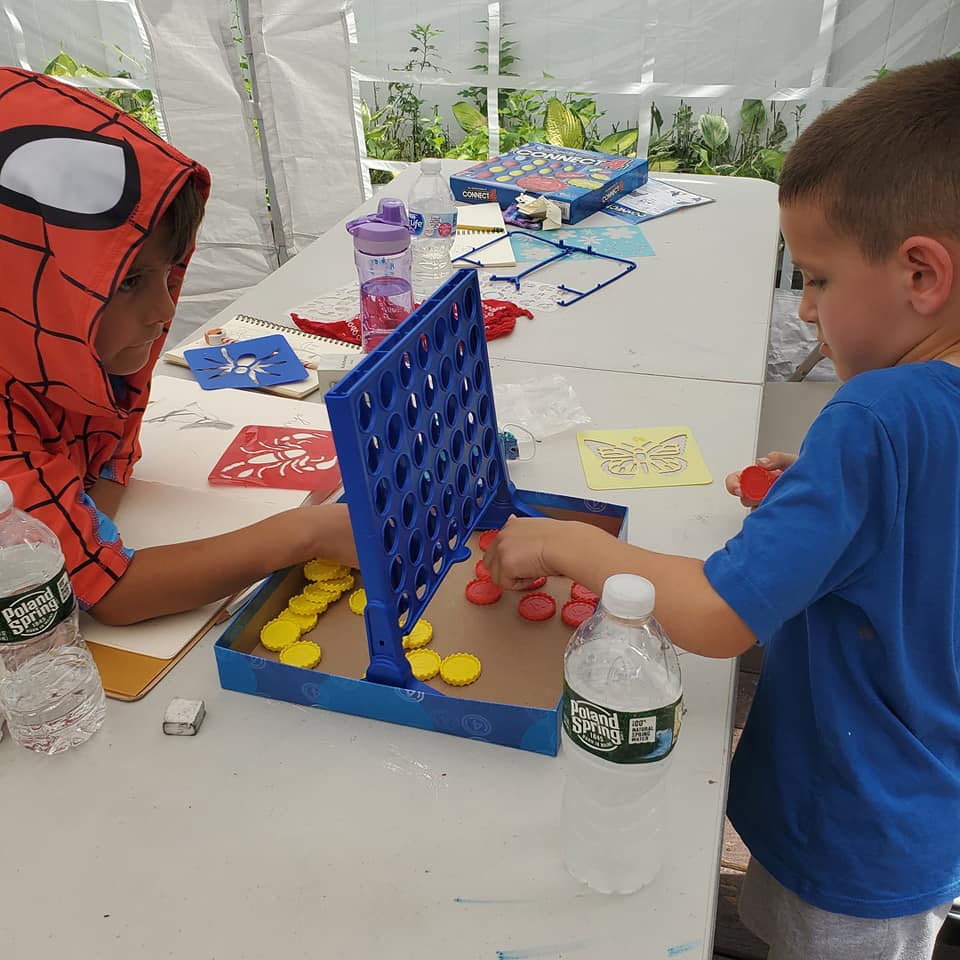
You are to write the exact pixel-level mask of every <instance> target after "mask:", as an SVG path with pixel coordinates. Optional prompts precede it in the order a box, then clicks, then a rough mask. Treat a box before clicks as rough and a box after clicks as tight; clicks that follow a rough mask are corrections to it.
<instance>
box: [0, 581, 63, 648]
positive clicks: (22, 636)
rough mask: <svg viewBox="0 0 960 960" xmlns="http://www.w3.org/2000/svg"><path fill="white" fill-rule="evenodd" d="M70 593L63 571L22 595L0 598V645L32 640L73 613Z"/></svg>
mask: <svg viewBox="0 0 960 960" xmlns="http://www.w3.org/2000/svg"><path fill="white" fill-rule="evenodd" d="M73 605H74V599H73V591H72V589H71V588H70V578H69V577H68V576H67V571H66V568H61V570H60V572H59V573H58V574H57V575H56V576H55V577H54V578H53V579H52V580H48V581H47V582H46V583H44V584H41V585H40V586H39V587H34V588H33V589H32V590H27V591H26V592H25V593H18V594H15V595H14V596H12V597H2V598H0V643H16V642H17V641H19V640H33V639H34V638H35V637H39V636H42V635H43V634H44V633H46V632H47V631H48V630H52V629H53V628H54V627H55V626H57V625H58V624H60V623H62V622H63V621H64V620H66V619H67V617H69V616H70V614H71V613H72V612H73Z"/></svg>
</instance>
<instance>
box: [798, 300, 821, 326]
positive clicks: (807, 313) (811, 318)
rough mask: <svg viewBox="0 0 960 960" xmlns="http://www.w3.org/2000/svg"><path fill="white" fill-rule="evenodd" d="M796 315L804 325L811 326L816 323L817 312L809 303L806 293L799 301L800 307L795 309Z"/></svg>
mask: <svg viewBox="0 0 960 960" xmlns="http://www.w3.org/2000/svg"><path fill="white" fill-rule="evenodd" d="M797 315H798V316H799V317H800V319H801V320H802V321H803V322H804V323H809V324H811V325H813V324H815V323H816V322H817V311H816V308H815V307H814V306H813V304H812V303H811V302H810V300H809V298H808V297H807V295H806V293H804V295H803V297H802V298H801V300H800V306H799V307H798V308H797Z"/></svg>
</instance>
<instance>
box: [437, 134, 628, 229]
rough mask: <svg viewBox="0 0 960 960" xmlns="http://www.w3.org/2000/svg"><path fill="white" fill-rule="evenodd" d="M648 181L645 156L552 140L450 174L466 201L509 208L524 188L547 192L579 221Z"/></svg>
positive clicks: (566, 219) (453, 185) (570, 219)
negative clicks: (564, 144) (559, 144)
mask: <svg viewBox="0 0 960 960" xmlns="http://www.w3.org/2000/svg"><path fill="white" fill-rule="evenodd" d="M646 182H647V161H646V160H645V159H637V158H636V157H620V156H616V155H612V154H607V153H594V152H593V151H590V150H574V149H573V148H572V147H555V146H553V145H551V144H548V143H526V144H524V145H523V146H522V147H516V148H515V149H513V150H511V151H510V152H509V153H505V154H503V155H501V156H499V157H494V158H493V159H492V160H484V161H482V162H481V163H476V164H474V165H473V166H472V167H468V168H467V169H466V170H464V171H462V172H461V173H455V174H453V175H452V176H451V177H450V189H451V190H452V191H453V195H454V196H455V197H456V198H457V200H462V201H465V202H466V203H487V202H491V201H496V202H497V203H499V204H500V207H501V209H503V210H505V209H506V208H507V207H508V206H510V204H511V203H513V202H514V201H515V200H516V199H517V197H519V196H520V194H521V193H526V194H532V195H535V196H541V195H542V196H545V197H549V198H550V199H551V200H554V201H556V202H557V203H558V204H559V205H560V209H561V211H562V213H563V222H564V223H578V222H579V221H580V220H583V219H584V217H588V216H589V215H590V214H591V213H595V212H596V211H597V210H601V209H602V208H603V207H605V206H606V205H607V204H608V203H612V202H613V201H614V200H616V198H617V197H619V196H622V195H623V194H626V193H630V192H631V191H632V190H636V189H637V187H641V186H643V184H645V183H646Z"/></svg>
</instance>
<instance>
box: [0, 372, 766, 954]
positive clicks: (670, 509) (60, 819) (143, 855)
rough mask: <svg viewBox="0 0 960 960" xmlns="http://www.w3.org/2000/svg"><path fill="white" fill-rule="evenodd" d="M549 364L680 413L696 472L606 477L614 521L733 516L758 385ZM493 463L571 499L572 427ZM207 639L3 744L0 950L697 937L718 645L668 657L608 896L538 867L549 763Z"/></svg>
mask: <svg viewBox="0 0 960 960" xmlns="http://www.w3.org/2000/svg"><path fill="white" fill-rule="evenodd" d="M556 372H558V370H557V368H551V367H546V366H537V365H532V364H527V363H510V362H504V361H497V362H495V363H494V375H495V376H496V377H497V379H498V380H500V381H501V382H511V381H514V382H518V381H521V380H526V379H529V378H531V377H539V376H549V375H551V374H553V373H556ZM560 372H562V373H563V375H564V376H565V377H567V378H568V379H569V381H570V382H571V383H572V385H573V387H574V389H575V391H576V393H577V396H578V398H579V399H580V401H581V403H582V404H583V405H584V406H585V408H586V409H587V411H588V413H590V414H591V416H592V417H593V418H594V420H595V421H596V422H597V423H598V424H602V425H604V426H609V427H627V426H642V425H647V424H650V425H653V424H655V423H662V424H685V425H689V426H691V427H692V428H693V431H694V434H695V436H696V438H697V440H698V441H699V443H700V445H701V447H702V450H703V453H704V456H705V458H706V460H707V463H708V464H709V466H710V468H711V470H712V472H713V474H714V480H715V482H714V483H713V485H711V486H709V487H687V488H674V489H658V490H647V491H616V492H613V493H612V494H610V495H606V498H607V499H609V500H611V501H613V502H621V503H625V504H627V505H628V506H629V507H630V510H631V513H630V518H629V530H630V537H631V539H632V540H633V541H635V542H637V543H643V544H644V545H647V546H650V547H652V548H654V549H662V550H674V551H679V552H685V553H687V554H689V555H693V556H701V557H702V556H706V555H707V554H708V553H709V552H711V551H712V550H713V549H714V548H715V547H716V546H717V545H718V544H720V543H722V542H723V541H724V539H725V538H727V537H728V536H730V535H731V534H732V533H733V532H734V531H735V530H736V529H737V527H738V525H739V523H740V520H741V517H742V513H741V509H740V507H739V506H738V504H737V503H736V501H734V500H733V498H731V497H729V496H727V495H726V494H725V493H724V491H723V489H722V484H721V483H720V482H719V481H720V479H721V477H722V474H723V473H724V472H726V471H727V470H729V469H732V468H734V467H736V466H738V465H740V464H742V463H743V462H746V461H747V460H748V459H749V458H751V457H752V456H753V454H754V447H755V442H756V430H757V421H758V413H759V405H760V387H759V386H756V385H753V384H738V383H719V382H697V381H684V380H677V379H673V378H667V377H651V376H643V375H636V374H625V373H609V372H596V371H590V370H576V369H573V368H568V369H563V370H561V371H560ZM511 473H512V477H513V479H514V480H515V481H516V482H517V483H518V485H521V486H529V487H533V488H535V489H543V490H551V491H557V492H562V493H568V494H574V495H581V496H587V495H589V494H588V491H587V489H586V487H585V485H584V481H583V476H582V472H581V468H580V463H579V458H578V455H577V452H576V447H575V444H573V443H572V442H571V435H570V434H566V435H559V436H554V437H551V438H549V439H547V440H546V441H544V442H543V443H542V444H540V445H539V448H538V451H537V454H536V456H535V458H534V459H533V460H532V461H530V462H529V463H522V464H519V463H518V464H514V465H513V467H512V471H511ZM212 642H213V638H208V639H206V640H204V641H202V642H201V643H200V644H199V645H198V647H197V648H195V649H194V650H193V651H192V652H191V653H190V654H188V655H187V657H186V658H185V659H184V661H183V662H182V663H181V664H179V665H178V666H177V667H176V668H175V670H174V671H173V672H172V673H171V674H170V676H169V677H168V678H167V679H165V680H164V681H163V683H162V684H161V685H160V687H159V688H158V690H157V691H156V692H154V693H152V694H150V695H148V697H147V698H146V699H145V700H143V701H142V702H140V703H135V704H122V703H115V702H111V703H110V705H109V707H110V709H109V713H108V717H107V721H106V723H105V726H104V728H103V730H102V731H101V732H100V733H99V734H98V735H97V736H96V737H94V739H93V740H91V741H90V742H89V743H88V744H86V745H84V746H83V747H82V748H80V749H78V750H76V751H72V752H70V753H67V754H65V755H63V756H61V757H56V758H46V757H40V756H35V755H33V754H30V753H28V752H27V751H25V750H22V749H20V748H18V747H17V746H16V745H15V744H13V743H12V742H11V741H10V740H9V738H5V739H4V742H3V743H2V744H0V830H2V837H3V839H2V840H0V851H2V861H0V862H2V864H3V866H2V869H0V945H2V946H0V956H2V957H3V958H4V960H6V958H10V960H63V958H64V957H72V958H77V960H121V958H122V960H129V958H131V957H138V958H144V960H160V958H168V957H174V958H184V960H201V958H212V960H214V958H215V960H264V958H268V957H278V958H283V960H298V958H310V960H316V958H318V957H322V958H323V960H333V958H341V957H343V958H348V957H349V958H368V957H369V958H380V957H391V958H393V957H396V958H403V960H407V958H420V957H424V958H435V957H436V958H440V957H442V958H445V960H459V958H463V960H484V958H489V960H498V958H499V960H509V958H547V960H552V958H558V957H561V956H562V957H570V958H574V960H576V958H580V957H582V958H584V960H623V958H626V957H631V958H638V960H648V958H650V960H653V958H667V957H680V958H682V960H688V958H689V960H694V958H696V960H705V958H709V957H710V956H711V943H712V937H713V925H714V910H715V901H716V887H717V879H718V876H717V864H718V859H719V848H720V838H721V833H722V824H723V810H724V802H725V797H726V777H727V769H728V761H729V746H730V739H729V738H730V724H731V715H732V704H733V696H734V688H735V683H734V678H735V664H734V663H733V662H731V661H708V660H702V659H699V658H696V657H693V656H690V655H683V656H682V657H681V667H682V669H683V680H684V692H685V700H686V704H687V707H688V713H687V715H686V718H685V720H684V728H683V733H682V734H681V740H680V743H679V745H678V747H677V753H676V761H675V763H674V765H673V767H672V769H671V771H670V775H669V782H668V789H669V791H670V797H671V802H670V804H669V808H668V811H669V812H668V817H669V820H668V824H667V829H668V837H669V838H670V843H669V849H670V853H669V856H668V860H667V863H666V865H665V867H664V870H663V872H662V874H661V876H660V879H659V880H658V881H657V882H656V884H655V885H654V886H652V887H650V888H647V889H646V890H643V891H641V892H640V893H638V894H635V895H633V896H631V897H625V898H620V897H613V898H607V897H603V896H599V895H595V894H593V893H590V892H589V891H587V890H586V889H585V888H583V887H581V886H580V885H578V884H577V883H576V882H575V881H574V880H572V879H571V878H570V877H569V876H567V874H566V873H565V871H564V870H563V867H562V865H561V861H560V855H559V849H560V847H559V838H558V825H559V794H560V784H561V765H560V763H559V762H558V761H557V760H555V759H554V758H550V757H542V756H538V755H534V754H529V753H524V752H521V751H518V750H511V749H508V748H504V747H497V746H491V745H488V744H483V743H477V742H473V741H469V740H462V739H456V738H452V737H448V736H444V735H442V734H436V733H428V732H423V731H417V730H412V729H408V728H404V727H399V726H393V725H389V724H384V723H378V722H375V721H369V720H364V719H360V718H357V717H351V716H344V715H339V714H335V713H327V712H320V711H314V710H311V709H309V708H306V707H298V706H294V705H291V704H287V703H276V702H272V701H268V700H263V699H259V698H256V697H251V696H246V695H243V694H238V693H232V692H227V691H223V690H221V689H220V688H219V684H218V681H217V676H216V667H215V663H214V657H213V653H212V650H211V646H212ZM173 696H184V697H202V698H203V699H204V700H205V701H206V703H207V710H208V716H207V719H206V721H205V723H204V725H203V728H202V729H201V731H200V734H199V735H198V736H197V737H196V738H192V739H187V738H176V737H165V736H163V734H162V733H161V716H162V713H163V709H164V707H165V705H166V703H167V702H168V700H169V699H170V698H171V697H173Z"/></svg>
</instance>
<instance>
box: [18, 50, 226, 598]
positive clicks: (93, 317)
mask: <svg viewBox="0 0 960 960" xmlns="http://www.w3.org/2000/svg"><path fill="white" fill-rule="evenodd" d="M51 144H53V145H56V154H53V156H58V157H59V158H61V160H60V162H49V161H46V162H39V163H38V162H35V160H36V157H37V156H41V157H44V158H47V157H48V156H50V155H51V149H50V148H51ZM25 146H26V147H27V148H28V150H30V151H34V153H32V154H29V156H30V157H31V159H29V160H26V162H24V158H25V154H24V153H19V154H18V151H19V150H21V149H23V148H24V147H25ZM98 151H99V154H100V155H101V156H102V155H106V154H108V155H110V157H111V158H112V160H113V161H116V162H115V163H114V165H113V167H111V166H110V165H109V164H104V163H101V162H99V161H98V160H97V159H96V158H95V156H94V155H95V154H97V152H98ZM118 157H122V158H123V159H122V160H119V161H118V160H117V158H118ZM64 170H66V171H67V172H66V173H64V172H63V171H64ZM0 171H2V173H3V174H4V176H3V183H4V187H3V188H0V276H2V277H3V281H2V283H0V343H2V348H0V424H2V426H0V479H2V480H5V481H6V482H7V483H8V484H9V485H10V488H11V489H12V491H13V495H14V497H15V498H16V502H17V505H18V506H20V507H21V508H22V509H25V510H28V511H29V512H31V513H33V514H35V515H36V516H37V517H38V518H39V519H40V520H42V521H43V522H44V523H46V524H47V525H48V526H49V527H50V528H51V529H52V530H53V531H54V533H56V535H57V536H58V537H59V539H60V544H61V547H62V549H63V552H64V556H65V558H66V563H67V569H68V572H69V574H70V577H71V580H72V581H73V586H74V590H75V591H76V594H77V597H78V599H79V600H80V602H81V604H83V605H84V606H92V605H93V604H95V603H96V602H97V601H98V600H100V599H101V598H102V597H103V595H104V594H105V593H106V592H107V591H108V590H109V589H110V587H111V586H112V585H113V584H114V583H115V582H116V581H117V580H118V579H119V578H120V577H121V576H122V575H123V573H124V571H125V570H126V568H127V566H128V564H129V562H130V555H129V552H125V551H124V549H123V545H122V542H121V541H120V540H119V539H117V540H111V541H109V542H108V541H105V540H103V539H102V533H101V530H100V528H99V523H98V520H99V518H98V514H97V512H96V510H95V509H93V508H92V506H91V502H90V501H89V499H87V498H85V496H84V493H85V491H86V490H88V489H89V488H90V487H91V486H92V485H93V484H94V482H95V481H96V480H97V478H98V477H100V476H101V475H103V476H109V478H110V479H113V480H116V481H117V482H119V483H123V484H125V483H126V482H127V481H128V480H129V478H130V474H131V473H132V471H133V466H134V464H135V463H136V462H137V460H138V459H139V458H140V444H139V441H138V437H139V434H140V424H141V420H142V418H143V412H144V409H145V408H146V405H147V399H148V396H149V392H150V377H151V375H152V373H153V367H154V365H155V364H156V362H157V360H158V358H159V356H160V353H161V351H162V350H163V340H164V338H163V337H161V338H160V339H159V340H157V341H156V342H155V344H154V347H153V352H152V354H151V358H150V361H149V362H148V364H147V365H146V367H144V369H143V370H141V371H139V372H138V373H136V374H134V375H132V376H130V377H128V378H127V380H126V386H127V390H126V400H125V402H124V403H122V404H121V403H120V402H118V399H117V397H116V396H115V395H114V390H113V386H112V384H111V382H110V378H109V376H108V374H107V371H106V370H105V369H104V367H103V364H102V363H101V362H100V359H99V357H98V356H97V354H96V351H95V348H94V339H95V335H96V331H97V326H98V324H99V322H100V317H101V314H102V312H103V310H104V307H105V305H106V304H107V303H108V301H109V300H110V299H111V297H113V295H114V293H115V292H116V290H117V287H118V285H119V283H120V282H121V280H123V278H124V275H125V274H126V272H127V270H128V268H129V266H130V265H131V263H132V262H133V261H134V259H135V258H136V256H137V254H138V252H139V250H140V247H141V246H142V244H143V242H144V238H145V237H146V236H147V235H148V234H149V232H150V230H152V229H153V227H154V226H155V225H156V223H157V222H158V220H159V219H160V217H161V216H162V215H163V213H164V211H165V210H166V208H167V206H168V204H169V203H170V201H171V199H172V198H173V197H174V196H175V195H176V193H177V191H178V190H179V189H180V188H181V187H182V186H183V184H184V183H186V182H187V180H188V179H189V178H190V177H194V178H195V179H196V180H197V182H198V183H199V185H200V187H201V189H202V190H203V192H204V193H206V192H207V190H208V189H209V182H210V181H209V176H208V174H207V172H206V171H205V170H204V169H203V168H202V167H200V166H198V165H197V164H195V163H194V162H193V161H191V160H189V159H188V158H187V157H185V156H183V155H182V154H180V153H178V152H177V151H176V150H175V149H173V148H172V147H170V146H169V145H168V144H166V143H164V141H163V140H161V139H160V138H159V137H156V136H154V134H152V133H151V132H150V131H149V130H147V128H146V127H144V126H143V125H142V124H141V123H139V122H138V121H136V120H133V119H131V118H130V117H128V116H127V115H126V114H123V113H121V112H120V111H119V110H118V109H117V108H116V107H115V106H113V105H112V104H110V103H108V102H107V101H106V100H102V99H101V98H99V97H97V96H95V95H94V94H92V93H89V92H87V91H85V90H79V89H77V88H75V87H71V86H68V85H66V84H63V83H60V82H59V81H57V80H54V79H53V78H51V77H45V76H41V75H39V74H35V73H30V72H29V71H26V70H18V69H11V68H2V69H0ZM104 195H107V196H108V197H110V198H115V200H116V202H115V203H114V206H113V207H112V208H111V209H110V210H109V211H105V212H103V211H102V212H99V213H93V214H91V213H87V212H85V211H86V210H87V209H88V206H89V204H88V203H87V200H86V198H88V197H94V198H100V197H103V196H104ZM111 202H113V201H112V200H111ZM187 259H189V258H187ZM185 269H186V262H184V263H183V264H180V265H179V267H178V269H177V271H175V274H174V275H175V276H176V275H177V274H179V279H180V280H182V276H183V271H184V270H185ZM178 292H179V290H177V291H176V293H178Z"/></svg>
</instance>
